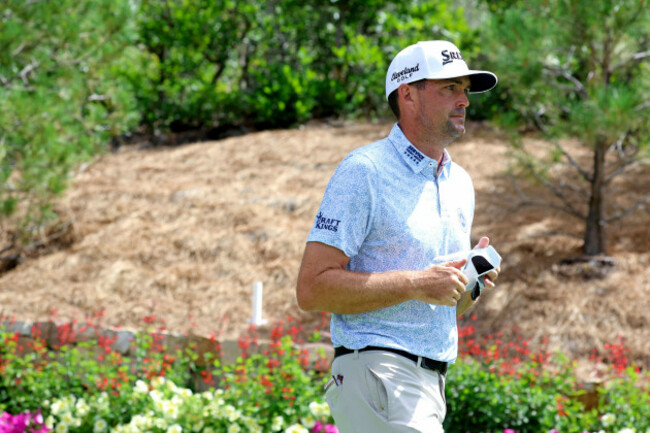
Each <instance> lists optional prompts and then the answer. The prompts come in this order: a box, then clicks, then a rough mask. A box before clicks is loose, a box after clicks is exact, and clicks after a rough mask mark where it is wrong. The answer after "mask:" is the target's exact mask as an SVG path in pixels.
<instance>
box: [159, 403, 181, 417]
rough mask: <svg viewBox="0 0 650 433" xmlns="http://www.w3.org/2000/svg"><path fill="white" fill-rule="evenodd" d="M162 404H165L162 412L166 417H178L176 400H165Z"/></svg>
mask: <svg viewBox="0 0 650 433" xmlns="http://www.w3.org/2000/svg"><path fill="white" fill-rule="evenodd" d="M162 406H163V410H162V412H163V414H164V415H165V417H166V418H169V419H176V418H178V405H176V404H174V402H171V401H163V402H162Z"/></svg>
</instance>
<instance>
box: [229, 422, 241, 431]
mask: <svg viewBox="0 0 650 433" xmlns="http://www.w3.org/2000/svg"><path fill="white" fill-rule="evenodd" d="M240 431H241V427H239V425H238V424H230V427H228V433H239V432H240Z"/></svg>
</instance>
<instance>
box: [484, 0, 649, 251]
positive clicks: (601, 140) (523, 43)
mask: <svg viewBox="0 0 650 433" xmlns="http://www.w3.org/2000/svg"><path fill="white" fill-rule="evenodd" d="M648 6H649V5H648V2H647V1H646V0H618V1H614V0H598V1H587V0H550V1H549V0H524V1H501V2H500V3H499V7H496V8H494V11H493V12H494V13H493V15H492V19H491V23H490V27H489V31H488V33H489V36H488V38H487V40H486V44H485V46H486V47H489V53H490V59H491V61H492V62H493V64H492V67H493V68H494V69H495V70H496V71H497V72H498V74H499V76H500V77H499V78H500V83H502V84H501V87H502V88H505V94H507V95H508V98H507V101H508V104H509V105H510V107H512V109H513V110H514V112H515V113H516V114H515V115H512V116H504V117H505V118H507V117H509V119H510V120H512V119H513V118H518V119H519V120H522V119H524V120H526V121H528V122H529V123H530V124H533V125H535V126H536V127H537V128H539V129H540V130H541V131H543V133H544V134H545V136H546V137H548V138H550V139H551V142H552V146H551V148H550V158H549V160H548V161H544V160H541V159H539V158H535V157H533V155H532V154H531V153H529V152H527V151H526V149H525V148H524V147H523V146H522V145H521V141H520V140H518V141H516V142H515V151H516V155H517V157H518V161H519V163H520V165H519V167H520V168H522V169H523V172H525V174H527V175H529V176H532V177H533V178H535V179H537V180H538V181H540V182H542V183H543V184H544V185H545V186H546V187H548V188H549V189H550V191H551V192H552V194H553V196H554V199H553V200H551V201H547V202H541V201H540V200H538V199H531V198H529V197H528V196H526V195H522V197H523V203H524V204H534V205H537V204H542V205H547V206H551V207H553V208H556V209H559V210H561V211H564V212H567V213H568V214H570V215H572V216H574V217H576V218H578V219H580V220H582V221H584V224H585V229H584V246H583V253H584V254H585V255H587V256H594V255H601V254H606V227H607V225H608V224H609V223H611V222H612V221H616V220H619V219H621V218H623V217H625V216H627V215H629V214H630V213H632V212H634V211H635V210H637V209H639V208H642V207H643V206H644V205H645V204H646V203H649V202H650V195H649V194H647V192H643V191H637V193H638V196H637V197H636V198H635V199H634V200H633V201H631V202H626V203H623V202H620V200H617V197H615V196H613V195H614V194H613V193H612V192H611V191H612V187H613V184H614V181H615V179H616V178H617V176H619V175H620V174H622V173H624V172H626V171H628V170H629V169H630V168H632V167H634V166H635V165H638V164H642V163H643V162H644V159H643V157H644V155H645V156H647V155H648V153H647V151H648V133H649V132H650V130H649V129H650V118H649V117H650V116H649V113H650V96H648V95H650V66H649V64H648V59H649V58H650V7H648ZM505 123H507V122H505ZM567 137H569V138H572V139H577V140H578V141H579V143H580V144H581V148H582V149H581V150H582V151H584V150H587V151H588V155H589V156H588V157H587V158H584V157H581V156H580V155H578V154H577V153H576V152H572V151H570V150H569V148H568V147H567V146H566V145H563V144H562V142H561V141H560V139H561V138H567ZM558 163H563V164H565V165H566V166H567V167H569V168H570V170H569V171H570V172H571V173H573V176H570V175H566V174H562V175H560V176H555V177H554V176H551V175H550V174H549V173H550V169H551V167H553V166H554V165H555V164H558ZM556 172H557V170H556ZM562 173H566V171H562ZM520 174H522V173H520Z"/></svg>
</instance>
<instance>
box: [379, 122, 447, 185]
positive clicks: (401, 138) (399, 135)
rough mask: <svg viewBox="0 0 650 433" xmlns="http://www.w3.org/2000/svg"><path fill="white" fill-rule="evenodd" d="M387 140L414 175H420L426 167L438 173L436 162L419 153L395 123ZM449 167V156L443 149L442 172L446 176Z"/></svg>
mask: <svg viewBox="0 0 650 433" xmlns="http://www.w3.org/2000/svg"><path fill="white" fill-rule="evenodd" d="M388 139H389V140H390V142H391V143H392V144H393V147H395V150H397V153H399V154H400V155H401V157H402V159H403V160H404V162H405V163H406V165H408V166H409V167H410V168H411V170H412V171H413V172H414V173H421V172H422V170H424V169H425V168H427V167H435V170H434V172H437V171H438V169H437V167H438V161H436V160H435V159H432V158H429V157H428V156H426V155H425V154H424V153H422V152H420V151H419V150H418V149H417V147H415V146H414V145H413V144H412V143H411V142H410V141H409V139H408V138H406V136H405V135H404V132H402V129H401V128H400V127H399V125H398V124H397V123H395V125H393V129H391V131H390V134H388ZM450 167H451V156H449V152H447V150H446V149H445V150H444V153H443V156H442V171H443V172H445V173H446V174H447V175H448V174H449V168H450Z"/></svg>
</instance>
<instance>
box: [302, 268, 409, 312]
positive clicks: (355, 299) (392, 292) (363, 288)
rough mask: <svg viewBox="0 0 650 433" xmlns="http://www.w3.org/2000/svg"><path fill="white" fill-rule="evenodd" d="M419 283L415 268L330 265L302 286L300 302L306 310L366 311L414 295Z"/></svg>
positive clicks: (396, 302) (404, 299) (398, 301)
mask: <svg viewBox="0 0 650 433" xmlns="http://www.w3.org/2000/svg"><path fill="white" fill-rule="evenodd" d="M416 285H417V278H416V274H415V273H414V272H411V271H393V272H384V273H368V274H365V273H359V272H353V271H348V270H345V269H328V270H326V271H324V272H322V273H321V274H319V275H318V276H317V277H316V278H314V279H313V280H312V281H311V283H310V284H309V286H306V287H302V288H301V292H302V294H303V296H301V297H299V303H300V304H301V305H300V307H301V308H303V309H305V310H317V311H329V312H332V313H337V314H356V313H363V312H367V311H375V310H379V309H382V308H386V307H390V306H393V305H397V304H400V303H402V302H406V301H408V300H410V299H412V298H413V293H414V291H415V288H416Z"/></svg>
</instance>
